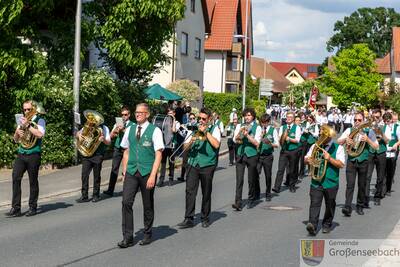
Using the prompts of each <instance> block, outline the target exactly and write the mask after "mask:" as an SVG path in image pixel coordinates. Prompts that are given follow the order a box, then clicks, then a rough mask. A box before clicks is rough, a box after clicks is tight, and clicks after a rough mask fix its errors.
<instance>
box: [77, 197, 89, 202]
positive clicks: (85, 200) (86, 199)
mask: <svg viewBox="0 0 400 267" xmlns="http://www.w3.org/2000/svg"><path fill="white" fill-rule="evenodd" d="M75 201H76V202H77V203H84V202H89V201H90V199H89V198H88V197H80V198H78V199H76V200H75Z"/></svg>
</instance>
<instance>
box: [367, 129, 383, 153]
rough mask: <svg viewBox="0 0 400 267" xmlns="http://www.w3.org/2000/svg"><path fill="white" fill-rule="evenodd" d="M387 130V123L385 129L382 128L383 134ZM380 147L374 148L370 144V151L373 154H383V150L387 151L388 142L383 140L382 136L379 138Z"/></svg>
mask: <svg viewBox="0 0 400 267" xmlns="http://www.w3.org/2000/svg"><path fill="white" fill-rule="evenodd" d="M385 130H386V125H385V126H384V127H383V129H382V128H381V131H383V134H385ZM378 143H379V147H378V149H373V148H372V147H371V146H369V148H368V149H369V153H371V154H381V153H383V152H386V150H387V148H386V144H385V141H383V138H381V140H379V142H378Z"/></svg>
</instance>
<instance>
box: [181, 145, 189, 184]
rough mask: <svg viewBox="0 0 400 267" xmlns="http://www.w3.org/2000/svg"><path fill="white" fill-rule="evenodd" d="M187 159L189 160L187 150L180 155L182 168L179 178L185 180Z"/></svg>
mask: <svg viewBox="0 0 400 267" xmlns="http://www.w3.org/2000/svg"><path fill="white" fill-rule="evenodd" d="M188 159H189V149H187V150H186V151H185V152H183V154H182V167H181V178H183V179H184V178H185V174H186V169H187V168H188V164H187V162H188Z"/></svg>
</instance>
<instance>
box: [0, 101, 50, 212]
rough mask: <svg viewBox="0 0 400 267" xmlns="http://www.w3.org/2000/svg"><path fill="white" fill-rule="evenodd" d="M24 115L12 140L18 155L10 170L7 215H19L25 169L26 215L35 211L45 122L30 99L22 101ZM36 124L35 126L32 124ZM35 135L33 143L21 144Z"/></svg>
mask: <svg viewBox="0 0 400 267" xmlns="http://www.w3.org/2000/svg"><path fill="white" fill-rule="evenodd" d="M22 107H23V113H24V117H22V118H21V119H20V124H19V125H18V127H17V128H16V130H15V133H14V141H15V142H19V143H20V145H19V147H18V156H17V158H16V159H15V161H14V165H13V172H12V202H11V207H12V208H11V210H10V211H9V212H8V213H7V214H6V215H7V216H9V217H18V216H21V181H22V177H23V176H24V173H25V171H28V176H29V189H30V193H29V211H28V212H27V213H26V216H34V215H36V213H37V201H38V197H39V182H38V175H39V167H40V160H41V152H42V139H43V136H44V134H45V132H46V122H45V120H44V119H43V118H41V116H40V115H39V113H38V112H37V109H38V106H37V104H36V103H35V102H33V101H32V100H27V101H25V102H24V103H23V105H22ZM33 123H35V124H36V125H37V128H36V127H34V126H33ZM29 135H33V136H34V137H36V141H35V143H34V144H32V145H29V147H26V146H24V145H23V144H22V142H23V141H25V140H24V137H25V136H29Z"/></svg>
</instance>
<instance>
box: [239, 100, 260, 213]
mask: <svg viewBox="0 0 400 267" xmlns="http://www.w3.org/2000/svg"><path fill="white" fill-rule="evenodd" d="M242 115H243V117H244V121H245V123H243V124H238V125H237V126H236V129H235V133H234V136H233V141H234V142H235V143H236V195H235V203H234V204H232V208H234V209H235V210H237V211H241V210H242V191H243V181H244V171H245V168H246V167H247V171H248V183H249V194H248V195H249V202H248V208H253V207H254V205H255V200H257V198H258V197H259V196H258V195H257V193H259V192H256V190H257V189H256V186H257V184H256V183H257V182H258V179H259V177H258V172H257V162H258V151H257V148H258V146H259V144H260V140H261V132H262V130H261V127H260V126H259V125H257V123H256V122H255V118H256V112H255V111H254V109H253V108H245V109H244V110H243V112H242Z"/></svg>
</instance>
